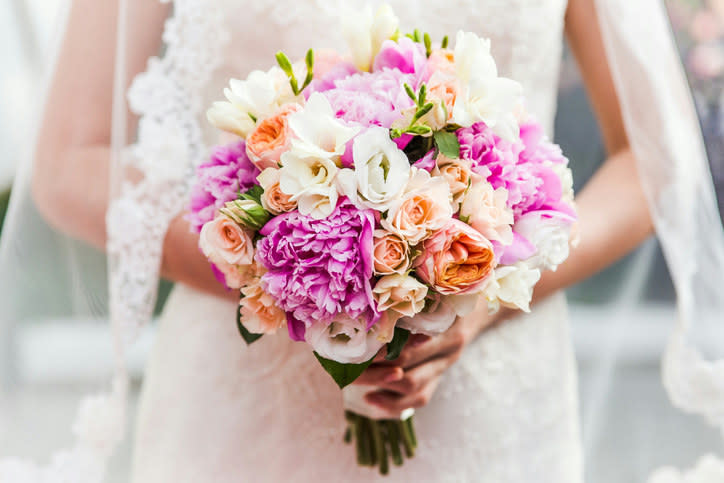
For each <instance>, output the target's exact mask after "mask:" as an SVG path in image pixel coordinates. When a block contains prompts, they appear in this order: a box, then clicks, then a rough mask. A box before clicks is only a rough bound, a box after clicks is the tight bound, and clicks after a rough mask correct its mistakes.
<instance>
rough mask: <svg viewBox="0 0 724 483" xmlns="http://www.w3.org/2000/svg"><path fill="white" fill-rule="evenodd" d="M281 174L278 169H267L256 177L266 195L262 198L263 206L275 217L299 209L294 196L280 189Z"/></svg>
mask: <svg viewBox="0 0 724 483" xmlns="http://www.w3.org/2000/svg"><path fill="white" fill-rule="evenodd" d="M280 174H281V172H280V171H279V170H278V169H276V168H266V169H265V170H264V171H262V172H261V174H260V175H259V176H257V177H256V179H257V181H259V184H260V185H261V187H262V188H264V194H262V196H261V205H262V206H263V207H264V209H265V210H267V211H268V212H270V213H271V214H273V215H279V214H281V213H286V212H287V211H292V210H293V209H295V208H296V207H297V202H296V201H292V196H291V195H288V194H286V193H285V192H283V191H282V189H281V188H280V187H279V176H280Z"/></svg>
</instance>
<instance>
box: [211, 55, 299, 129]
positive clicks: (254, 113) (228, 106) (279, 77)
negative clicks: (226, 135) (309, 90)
mask: <svg viewBox="0 0 724 483" xmlns="http://www.w3.org/2000/svg"><path fill="white" fill-rule="evenodd" d="M224 95H225V96H226V99H227V100H228V102H224V101H221V102H215V103H214V104H213V105H212V107H211V109H209V110H208V111H207V113H206V117H207V118H208V119H209V122H211V124H213V125H214V126H216V127H218V128H219V129H222V130H224V131H228V132H231V133H234V134H237V135H239V136H241V137H244V138H245V137H246V136H247V135H248V134H249V133H250V132H251V131H252V130H253V129H254V127H255V126H256V123H257V122H259V121H261V120H263V119H266V118H267V117H269V116H272V115H274V114H275V113H276V112H277V111H278V110H279V108H281V106H283V105H284V104H287V103H290V102H293V101H296V102H300V103H301V102H302V101H303V98H302V97H301V96H295V95H294V93H293V92H292V88H291V86H290V84H289V79H288V78H287V75H286V74H285V73H284V71H282V70H281V69H280V68H279V67H276V66H274V67H272V68H271V69H269V71H267V72H264V71H261V70H255V71H252V72H251V73H250V74H249V76H248V77H247V78H246V80H238V79H231V81H229V87H227V88H226V89H224Z"/></svg>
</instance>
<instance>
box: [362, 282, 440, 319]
mask: <svg viewBox="0 0 724 483" xmlns="http://www.w3.org/2000/svg"><path fill="white" fill-rule="evenodd" d="M372 293H373V294H374V297H375V300H376V301H377V310H379V311H380V312H382V311H385V310H392V311H395V312H397V313H398V314H400V315H403V316H405V317H412V316H413V315H415V314H416V313H418V312H420V311H421V310H422V309H423V308H424V307H425V296H426V295H427V286H426V285H425V284H423V283H421V282H420V281H419V280H417V279H416V278H414V277H411V276H409V275H400V274H399V273H395V274H392V275H385V276H384V277H381V278H380V279H379V280H378V281H377V284H375V288H374V289H372Z"/></svg>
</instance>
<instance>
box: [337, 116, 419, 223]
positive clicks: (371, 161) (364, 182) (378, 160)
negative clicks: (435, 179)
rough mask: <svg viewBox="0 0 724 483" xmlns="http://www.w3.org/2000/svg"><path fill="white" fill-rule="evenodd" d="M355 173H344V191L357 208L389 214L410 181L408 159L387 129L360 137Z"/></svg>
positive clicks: (356, 144) (355, 149)
mask: <svg viewBox="0 0 724 483" xmlns="http://www.w3.org/2000/svg"><path fill="white" fill-rule="evenodd" d="M352 153H353V159H354V170H351V169H345V170H343V172H344V174H342V173H340V174H341V176H340V179H339V185H340V190H341V191H342V192H343V193H344V194H345V195H346V196H347V197H348V198H349V199H350V200H351V201H352V202H353V203H355V204H357V205H359V206H361V207H366V208H373V209H375V210H377V211H387V208H388V207H389V203H390V201H391V200H392V199H394V198H396V197H397V196H399V195H400V193H401V192H402V190H403V189H404V188H405V185H406V184H407V180H408V179H409V178H410V162H409V161H408V160H407V156H406V155H405V153H404V152H402V151H401V150H400V149H399V148H398V147H397V145H396V144H395V143H394V141H392V140H391V139H390V134H389V131H388V130H387V129H384V128H382V127H378V126H373V127H371V128H369V129H367V130H366V131H365V132H364V133H362V134H360V135H359V136H357V137H356V138H355V140H354V146H353V148H352Z"/></svg>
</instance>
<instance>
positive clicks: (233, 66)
mask: <svg viewBox="0 0 724 483" xmlns="http://www.w3.org/2000/svg"><path fill="white" fill-rule="evenodd" d="M120 1H121V2H122V3H126V4H127V5H126V6H127V16H126V17H125V19H121V21H120V22H118V23H117V20H118V19H117V18H116V12H117V8H118V5H117V2H116V1H105V2H98V1H94V0H75V1H74V2H72V6H71V9H70V11H69V14H68V15H69V17H68V21H67V28H66V33H65V38H64V40H63V43H62V46H61V47H60V52H59V57H58V63H57V68H56V71H55V75H54V77H53V80H52V84H51V86H50V92H49V96H48V101H47V105H46V108H45V114H44V117H43V122H42V127H41V132H40V136H39V140H40V141H39V143H38V145H37V152H36V156H35V167H34V174H33V178H32V193H33V198H34V201H35V203H36V205H37V208H38V210H39V211H40V213H41V214H42V216H43V217H44V218H45V219H46V220H48V222H49V223H50V224H52V225H53V226H56V227H58V228H59V229H60V230H62V231H64V232H66V233H68V234H70V235H71V236H73V237H76V238H79V239H82V240H85V241H87V242H89V243H91V244H93V245H95V246H96V247H99V248H104V247H107V249H108V250H109V252H110V253H111V254H112V255H113V256H116V257H118V259H117V260H120V262H118V261H117V262H116V264H115V266H114V265H113V262H112V266H111V268H112V269H113V270H115V273H116V275H118V276H119V278H118V279H115V281H114V279H113V278H112V281H111V283H112V285H111V290H112V294H111V295H112V296H114V294H115V296H116V297H117V299H116V300H121V304H126V305H128V307H130V308H129V309H128V310H127V311H126V312H125V313H124V314H125V315H128V314H130V315H128V317H129V318H131V317H132V316H133V315H134V314H141V315H139V317H142V316H143V315H142V314H143V313H145V312H144V307H141V306H143V304H144V303H145V304H146V306H148V305H149V302H148V300H147V298H144V296H146V295H147V294H148V293H153V289H152V288H149V287H151V286H153V285H154V284H155V282H156V279H155V277H154V275H155V270H156V267H157V266H158V265H160V272H161V274H162V275H163V276H164V277H165V278H168V279H171V280H173V281H176V282H177V283H176V287H175V289H174V290H173V292H172V294H171V295H170V298H169V299H168V301H167V303H166V305H165V308H164V311H163V314H162V317H161V320H160V325H159V330H158V336H157V340H156V342H155V348H154V350H153V353H152V356H151V359H150V361H149V363H148V367H147V370H146V376H145V378H144V387H143V394H142V398H141V403H140V409H139V414H138V417H137V421H136V431H135V444H134V458H133V469H132V481H133V482H134V483H152V482H171V481H173V482H178V483H180V482H198V481H213V482H238V481H252V482H257V481H270V482H271V481H285V480H289V481H300V482H306V481H371V480H374V479H375V478H377V477H378V475H376V474H375V473H374V472H373V471H372V470H370V469H367V468H358V467H357V466H356V464H355V461H354V454H353V451H352V449H351V448H350V447H348V446H346V445H344V444H342V434H343V431H344V425H345V421H344V417H343V413H342V396H341V394H340V392H339V391H338V389H337V388H336V386H335V385H334V383H333V382H332V381H331V379H330V378H329V376H328V375H327V374H326V373H325V372H324V371H323V370H322V369H321V367H319V365H318V364H317V363H316V361H315V360H314V358H313V355H312V353H311V352H310V351H309V350H308V348H307V347H305V346H304V345H302V344H294V343H293V342H291V341H289V340H288V339H287V338H286V337H264V338H263V339H261V340H260V341H259V342H257V343H255V344H254V345H252V346H248V347H247V346H245V345H244V343H243V341H242V340H241V339H240V337H239V336H238V334H237V331H236V327H235V326H234V324H233V323H232V322H231V321H232V320H233V318H234V313H235V310H236V300H235V296H234V295H233V294H231V293H228V292H226V291H224V290H223V289H222V288H221V286H220V284H219V283H218V282H217V281H216V279H215V277H214V275H213V274H212V272H211V270H210V269H209V266H208V263H207V262H206V260H205V259H204V257H203V256H202V255H201V254H200V253H199V250H198V248H197V242H198V240H197V235H195V234H192V232H191V231H190V230H189V226H188V222H187V221H186V220H185V217H184V213H183V206H184V203H185V201H184V200H185V199H186V198H185V196H186V194H185V193H186V192H185V191H184V189H183V188H184V187H185V186H186V185H187V183H188V172H189V171H190V170H188V169H186V168H187V167H188V166H190V165H191V163H194V162H198V161H200V159H201V157H202V156H203V153H204V152H205V149H206V147H207V146H210V145H213V144H216V143H217V142H218V140H216V139H214V137H213V130H212V129H210V128H208V127H207V125H206V123H205V121H204V120H203V112H204V108H205V106H208V105H209V104H210V101H212V100H214V99H215V98H218V97H219V95H220V93H221V89H222V87H223V85H224V84H225V83H226V81H227V79H228V78H230V77H236V78H243V77H245V76H246V74H247V73H248V72H250V71H251V70H253V69H259V68H266V67H268V66H269V65H270V63H271V62H272V61H273V54H274V53H275V52H277V51H278V50H283V51H285V52H286V53H288V54H289V55H290V56H291V57H299V56H301V54H302V53H303V50H302V49H303V48H306V47H308V46H310V45H311V46H313V47H336V46H338V45H339V44H340V41H341V39H340V38H339V35H340V28H339V25H338V16H339V11H340V10H341V9H342V8H343V7H344V3H345V2H343V1H341V0H277V1H275V2H263V1H249V2H244V1H237V0H209V1H204V2H201V1H199V0H196V1H194V0H176V1H175V2H174V5H173V8H171V7H170V6H169V5H168V4H167V3H159V2H153V1H144V2H141V1H133V0H130V1H127V2H123V0H120ZM370 3H371V4H376V3H379V2H374V1H373V2H370ZM389 3H390V4H391V5H392V6H393V8H395V11H396V13H397V14H398V15H399V16H400V25H401V28H402V29H403V30H405V29H411V28H415V27H417V28H420V29H421V30H423V31H427V32H429V33H430V34H431V36H432V37H433V38H438V39H439V38H442V37H443V36H444V35H450V36H451V38H452V37H453V36H454V34H455V32H456V31H457V30H459V29H461V30H468V31H473V32H475V33H477V34H479V35H480V36H483V37H487V38H490V39H491V42H492V49H493V54H494V56H495V59H496V61H497V63H498V67H499V69H500V71H501V72H502V74H503V75H505V76H507V77H511V78H513V79H515V80H517V81H519V82H521V83H522V84H523V86H524V89H525V92H526V95H527V98H526V104H527V110H528V111H529V112H531V113H532V114H533V115H534V116H535V117H536V118H537V119H538V120H539V121H540V122H541V123H542V124H543V126H545V127H546V128H547V130H548V133H549V135H552V132H551V129H552V126H553V119H554V115H555V108H556V105H555V104H556V92H557V80H558V79H557V77H558V69H559V62H560V57H561V53H562V45H563V36H564V35H565V37H566V38H567V40H568V42H569V45H570V46H571V49H572V51H573V53H574V54H575V56H576V59H577V61H578V64H579V67H580V70H581V72H582V74H583V78H584V80H585V83H586V87H587V91H588V93H589V96H590V99H591V102H592V105H593V107H594V108H595V112H596V115H597V118H598V121H599V124H600V127H601V130H602V133H603V137H604V140H605V145H606V148H607V152H608V159H607V160H606V162H605V163H604V164H603V165H602V167H601V168H600V169H599V171H598V172H597V173H596V175H595V176H594V177H593V179H592V180H591V181H590V182H589V183H588V184H587V185H586V187H585V189H583V190H582V191H581V192H580V193H579V194H578V197H577V204H578V210H579V217H580V223H579V226H578V230H579V233H580V245H579V246H578V248H577V249H576V250H574V251H572V253H571V256H570V257H569V259H568V260H567V261H566V262H565V263H564V264H563V265H562V266H560V267H559V269H558V270H557V271H556V272H548V273H546V274H545V275H544V276H543V278H542V279H541V281H540V282H539V284H538V285H537V286H536V289H535V300H536V303H535V305H534V307H533V310H532V313H530V314H527V315H524V314H520V313H516V312H513V311H505V312H501V313H499V314H497V315H495V316H489V315H487V314H486V313H483V312H477V313H474V314H472V315H470V316H467V317H464V318H460V319H459V320H458V321H457V322H456V324H455V325H454V326H453V328H452V329H451V330H450V331H448V332H446V333H444V334H443V335H441V336H438V337H435V338H416V339H414V338H413V340H411V341H410V343H409V344H408V346H407V347H406V348H405V350H404V352H403V354H402V355H401V357H400V358H399V359H398V360H396V361H394V362H379V363H375V364H373V365H372V366H370V368H369V369H368V370H367V371H366V372H365V373H364V374H363V375H362V377H360V379H359V380H358V381H357V382H356V384H359V385H363V386H365V387H367V388H368V390H369V392H368V394H367V396H366V402H367V403H368V404H370V405H372V406H376V407H379V408H382V409H384V410H389V411H399V410H403V409H405V408H409V407H414V408H418V411H417V416H416V425H417V431H418V433H419V434H420V435H421V437H420V448H419V452H418V453H417V455H416V457H415V458H414V459H412V460H409V461H407V462H406V463H405V465H404V466H403V467H401V468H395V469H393V473H392V476H391V477H389V479H391V480H395V481H398V480H399V481H413V480H416V481H435V482H442V481H451V482H461V481H485V482H500V483H504V482H511V483H512V482H516V483H520V482H557V483H574V482H580V481H582V478H583V476H582V474H583V471H582V456H581V453H582V448H581V442H580V439H581V437H580V430H579V423H578V420H579V415H578V402H577V386H576V384H577V383H576V367H575V362H574V355H573V350H572V343H571V338H570V334H569V327H568V320H567V314H566V302H565V298H564V296H563V294H562V292H561V290H562V289H563V288H565V287H567V286H568V285H570V284H572V283H575V282H577V281H579V280H582V279H584V278H586V277H588V276H590V275H592V274H593V273H595V272H597V271H599V270H600V269H602V268H604V267H606V266H608V265H609V264H611V263H613V262H614V261H616V260H618V259H619V258H621V257H622V256H624V255H625V254H626V253H628V252H630V251H631V250H632V249H633V248H634V247H636V246H637V245H638V244H639V243H641V242H642V241H643V240H644V239H645V238H647V237H648V236H649V235H650V234H651V233H652V231H653V226H654V225H653V221H652V215H651V214H650V211H649V205H648V204H647V199H646V196H645V194H644V189H643V187H642V186H643V182H642V180H641V179H640V177H639V172H640V170H637V165H636V161H637V160H636V159H635V157H634V154H633V151H632V149H631V145H632V144H633V143H632V141H634V140H633V139H632V138H631V137H630V133H627V130H626V129H625V126H624V113H625V112H627V109H626V108H627V102H629V101H630V98H626V99H624V98H623V96H621V91H617V88H616V87H617V86H616V82H615V80H616V79H615V72H614V71H613V70H612V69H611V68H610V63H608V62H607V60H606V59H609V61H610V59H611V56H610V52H609V53H607V51H606V44H605V41H606V36H605V35H606V32H604V31H602V29H601V28H600V26H599V25H600V24H599V20H600V19H599V18H598V17H597V16H599V15H607V16H609V17H610V16H611V15H612V13H611V11H606V7H601V6H600V5H599V6H598V8H599V10H597V9H596V5H595V3H596V1H595V0H569V1H568V2H566V0H545V1H540V0H515V1H511V0H480V1H471V0H450V1H447V2H440V1H433V0H418V1H416V2H411V1H407V0H391V1H389ZM602 3H605V2H602ZM614 3H617V2H614ZM597 12H598V13H597ZM167 19H169V20H167ZM628 21H629V22H630V21H631V19H628ZM117 25H120V26H121V28H125V29H127V31H126V32H121V33H122V34H123V35H119V32H118V31H117ZM610 35H611V34H610V32H609V41H610ZM117 41H120V42H121V43H123V45H121V46H120V47H123V48H122V49H119V46H118V45H117ZM161 45H164V50H163V53H162V54H161V55H160V56H159V58H154V59H153V60H152V61H150V62H147V60H148V59H149V57H153V56H156V55H159V54H158V53H159V52H162V51H161ZM116 49H118V50H116ZM121 50H122V51H123V58H122V60H120V61H119V60H118V58H116V55H115V54H114V52H120V51H121ZM118 55H120V54H118ZM119 66H120V68H119ZM119 72H121V74H120V75H119ZM124 74H125V75H124ZM125 79H134V80H133V82H132V85H131V88H130V91H129V92H128V99H129V104H130V110H131V111H132V112H133V113H134V116H132V117H131V119H130V120H129V123H128V126H129V127H128V128H127V129H126V128H125V124H124V123H123V121H122V122H121V123H120V124H123V125H124V127H123V128H121V129H120V132H121V134H120V136H121V137H122V136H123V134H124V132H136V130H137V131H138V139H137V140H136V141H135V142H134V143H133V145H131V146H129V147H128V148H127V149H125V150H123V155H122V156H132V157H135V159H136V162H135V163H133V169H130V168H128V166H127V165H125V164H123V162H121V164H120V166H122V167H123V168H124V169H126V168H128V169H127V171H131V173H130V174H128V173H126V172H125V171H124V172H123V173H121V174H120V175H118V173H116V175H118V176H121V177H125V179H126V181H128V180H133V181H134V183H136V185H135V186H138V187H140V188H139V190H140V191H143V190H144V189H145V191H144V194H143V195H139V194H138V193H139V191H136V192H135V194H134V192H132V191H131V192H129V193H130V194H128V193H126V191H127V190H129V188H128V186H126V184H124V185H123V186H121V187H118V186H115V187H114V186H109V185H108V180H109V179H113V178H112V177H111V176H110V175H109V170H110V169H111V168H109V163H108V159H109V158H111V154H112V150H111V144H112V137H113V136H117V135H119V134H118V132H119V128H118V124H119V123H118V122H116V123H115V124H114V123H112V118H113V116H115V115H116V114H115V112H114V113H113V115H112V105H113V104H114V102H116V103H117V102H118V99H119V97H116V98H115V99H114V98H113V94H112V92H113V89H112V87H113V84H114V81H115V83H116V86H117V87H118V86H119V85H120V86H122V87H123V86H124V85H125V82H126V81H125ZM125 90H126V89H125V88H123V89H122V91H124V92H125ZM169 93H170V94H169ZM120 99H121V102H122V101H123V98H122V97H120ZM116 107H117V106H116ZM69 113H73V114H72V115H69ZM174 116H177V117H175V118H174ZM169 119H170V121H169ZM115 121H118V119H115ZM179 126H181V127H180V128H179ZM175 128H178V129H175ZM174 129H175V130H174ZM179 130H180V131H181V132H179ZM122 142H123V141H122ZM129 153H130V154H129ZM159 160H165V164H164V163H163V162H162V161H159ZM156 161H158V162H156ZM572 161H573V169H575V160H572ZM153 162H156V165H154V166H155V167H154V166H152V164H153ZM129 166H130V164H129ZM159 166H161V167H162V168H163V169H160V168H159ZM179 166H180V167H181V169H179ZM179 172H180V173H181V174H178V173H179ZM139 179H140V180H141V181H139ZM179 186H180V187H181V188H182V189H181V190H180V193H181V194H178V193H179V189H178V187H179ZM119 190H120V193H121V194H120V196H119V195H118V193H119ZM124 190H126V191H124ZM114 192H115V193H114ZM109 193H110V199H111V200H123V199H124V196H125V197H126V198H125V200H126V201H129V200H130V201H131V202H136V203H137V205H133V206H136V207H138V209H141V210H145V211H141V212H139V213H142V214H143V219H144V220H150V221H142V222H139V225H140V227H141V228H143V230H141V231H142V233H141V234H140V235H139V234H138V230H137V229H135V230H134V229H132V223H133V220H134V219H137V218H133V213H131V211H132V210H130V209H129V208H128V207H129V206H131V205H129V204H128V203H126V204H123V203H114V202H111V203H110V204H109ZM124 193H125V194H124ZM162 196H163V197H164V198H163V199H164V200H166V201H167V202H166V203H165V204H164V203H162V202H161V201H160V200H161V197H162ZM169 199H170V200H171V201H178V203H169V202H168V200H169ZM144 203H145V204H144ZM129 213H130V214H129ZM138 217H140V215H138ZM154 223H155V224H156V225H155V226H154V225H153V224H154ZM159 227H161V228H159ZM133 236H141V237H146V239H147V240H149V244H150V245H148V246H151V247H152V248H151V249H148V252H149V253H145V254H143V255H138V254H136V255H133V254H129V253H130V249H129V248H128V246H129V245H130V244H129V243H125V244H124V242H123V240H126V242H128V241H129V240H131V241H133V238H132V237H133ZM124 237H125V238H124ZM119 240H120V242H119ZM154 240H156V241H157V242H158V250H156V251H155V252H154V250H155V249H154V248H153V243H154ZM161 247H162V249H161ZM156 252H157V253H156ZM133 256H136V258H134V259H133V260H135V261H136V262H138V263H137V264H135V265H133V264H128V263H124V260H126V261H127V260H129V259H131V258H133ZM124 257H127V258H124ZM128 257H130V258H128ZM119 274H120V275H119ZM139 274H141V275H139ZM143 274H147V275H148V277H147V278H145V279H144V278H143V276H142V275H143ZM112 277H113V275H112ZM134 290H135V291H134ZM139 293H140V294H139ZM119 294H121V295H119ZM118 297H120V299H119V298H118ZM124 297H126V298H127V299H124ZM140 299H143V300H144V301H145V302H139V303H137V305H136V308H138V307H141V309H138V310H139V311H138V312H134V307H133V303H135V302H133V300H140ZM145 309H148V307H145ZM146 312H148V310H146ZM146 315H147V314H146Z"/></svg>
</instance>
